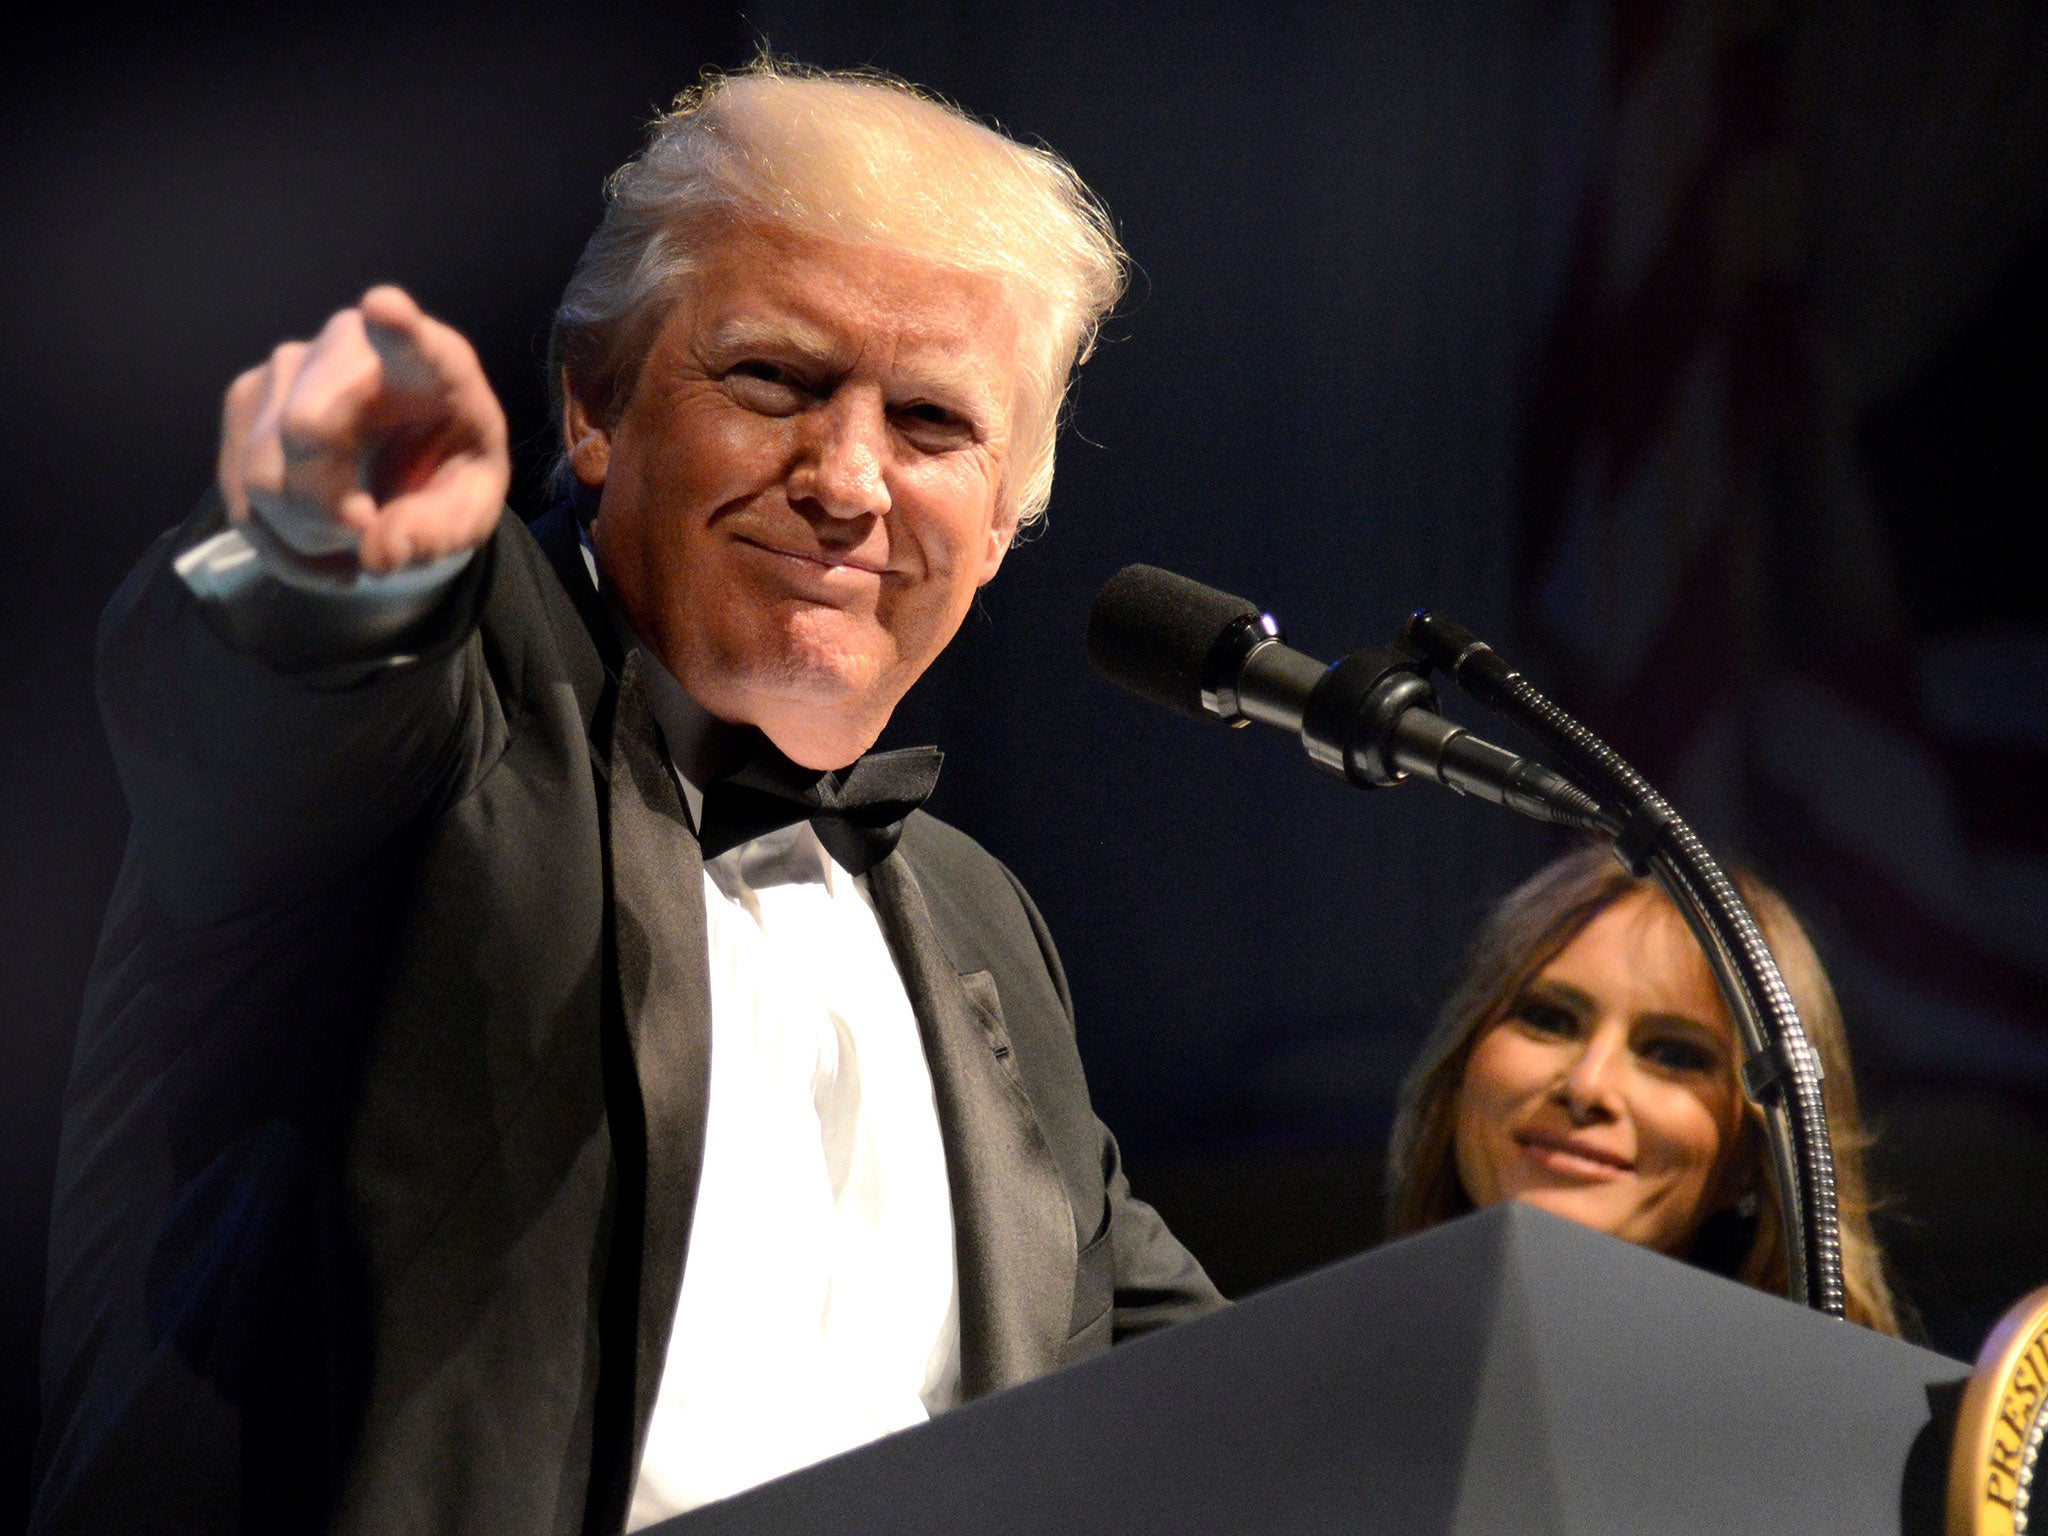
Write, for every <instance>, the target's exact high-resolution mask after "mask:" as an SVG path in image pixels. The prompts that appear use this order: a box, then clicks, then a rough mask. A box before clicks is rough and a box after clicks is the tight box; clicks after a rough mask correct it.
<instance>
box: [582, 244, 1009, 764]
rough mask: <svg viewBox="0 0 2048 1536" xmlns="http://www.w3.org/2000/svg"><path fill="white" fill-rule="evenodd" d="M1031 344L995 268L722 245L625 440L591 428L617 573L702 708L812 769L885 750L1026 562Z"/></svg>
mask: <svg viewBox="0 0 2048 1536" xmlns="http://www.w3.org/2000/svg"><path fill="white" fill-rule="evenodd" d="M1017 341H1018V320H1017V316H1016V313H1015V311H1014V307H1013V305H1012V303H1011V301H1010V298H1009V295H1008V293H1007V291H1006V289H1005V287H1004V285H1003V283H1002V281H1001V280H1000V279H998V278H995V277H991V276H986V275H982V274H976V273H969V272H964V271H961V270H959V269H957V268H952V267H945V266H940V265H937V264H935V263H933V262H931V261H927V260H924V259H921V258H918V257H914V256H910V255H907V254H905V253H903V252H900V251H892V250H887V249H883V248H879V247H875V246H868V245H849V244H842V243H839V242H835V241H827V240H821V239H817V238H814V237H811V236H808V235H801V234H796V233H793V232H790V231H786V230H773V229H746V228H741V229H736V230H734V231H733V232H732V233H731V234H729V235H728V236H727V237H725V238H724V239H722V240H721V241H719V242H717V243H716V244H714V245H713V246H712V247H711V249H710V250H709V251H708V252H707V253H706V255H705V258H704V260H703V263H702V265H701V267H700V269H699V271H698V272H697V274H696V275H695V277H694V278H693V279H691V281H690V282H689V284H688V286H687V288H686V290H685V291H684V293H683V294H682V295H681V297H680V298H679V299H678V301H677V303H676V305H675V307H674V309H673V310H672V311H671V312H670V314H669V316H668V318H667V321H666V323H665V324H664V325H663V327H662V329H661V331H660V333H659V335H658V336H657V338H656V340H655V343H654V346H653V349H652V350H651V352H650V353H649V355H648V357H647V360H646V363H645V364H644V366H643V368H642V370H641V372H640V375H639V378H638V380H637V382H636V384H635V386H634V390H633V394H632V398H631V399H630V400H629V401H628V403H627V406H626V409H625V411H624V413H623V415H622V416H621V418H620V420H619V421H618V423H617V424H616V426H615V427H613V428H611V429H610V430H609V431H606V430H603V429H601V428H598V427H596V426H594V425H593V424H591V423H590V422H589V421H588V420H587V419H586V418H584V417H583V415H582V413H581V412H580V411H579V410H578V409H577V408H575V407H574V406H573V405H572V407H571V411H570V415H569V419H568V434H569V441H570V450H571V463H572V464H573V466H574V467H575V469H576V473H577V475H578V476H579V478H581V479H582V480H584V481H585V483H587V484H598V483H601V484H602V485H603V487H604V495H603V501H602V503H601V507H600V511H599V515H598V518H597V521H596V523H595V525H594V527H593V538H594V542H595V544H596V547H597V556H598V562H599V566H600V568H601V570H602V571H603V573H604V578H605V582H606V584H607V586H608V587H609V588H610V589H611V590H612V592H613V593H614V595H615V596H616V598H617V600H618V602H619V603H620V605H621V607H622V608H623V609H624V611H625V613H626V616H627V618H628V619H629V620H630V621H631V622H632V624H633V626H634V629H635V631H636V632H637V633H638V634H639V635H640V637H641V639H642V640H643V641H644V642H646V643H647V644H648V645H649V646H651V647H652V648H653V649H654V650H655V652H656V653H657V654H658V655H659V656H660V657H661V659H662V661H663V662H664V663H665V664H666V665H667V666H668V668H669V670H670V671H671V672H673V673H674V674H675V676H676V678H677V680H678V681H680V682H681V683H682V684H683V686H684V687H686V688H688V689H689V690H690V692H691V693H692V694H693V695H695V697H696V698H697V700H698V702H700V703H702V704H703V705H704V706H705V707H706V708H707V709H709V710H710V711H711V712H712V713H713V714H715V715H718V716H719V717H721V718H723V719H727V720H734V721H744V722H747V723H750V724H753V725H757V726H759V727H760V728H761V729H762V730H763V731H765V732H766V733H767V734H768V736H769V737H770V738H771V739H773V740H774V741H775V742H776V744H777V745H778V746H780V747H781V748H782V749H783V750H784V751H785V752H787V753H788V754H789V755H790V756H791V757H792V758H794V759H796V760H797V761H798V762H800V763H803V764H805V765H806V766H808V767H814V768H836V767H841V766H843V765H844V764H846V763H847V762H850V761H851V760H852V759H853V758H854V757H856V756H858V755H859V754H860V753H861V752H862V751H864V750H866V748H867V747H868V746H869V745H870V744H871V743H872V742H873V740H874V738H875V736H876V735H877V734H879V733H880V731H881V728H882V726H883V725H884V724H885V723H886V722H887V720H888V717H889V713H890V711H891V710H892V709H894V707H895V705H896V703H897V701H898V700H899V699H901V698H902V696H903V694H904V692H905V691H906V690H907V689H908V688H909V687H910V685H911V684H912V683H913V682H914V681H916V679H917V678H918V676H919V674H921V673H922V672H923V671H924V669H925V668H926V667H927V666H929V665H930V664H931V661H932V659H933V658H934V657H935V656H937V655H938V653H939V651H940V650H941V649H942V648H943V647H944V646H945V644H946V642H947V641H948V640H950V639H951V638H952V637H953V633H954V631H955V630H956V629H958V628H959V625H960V621H961V619H962V618H963V617H964V616H965V614H966V612H967V607H968V604H969V603H970V602H971V601H972V599H973V596H974V592H975V589H976V588H978V587H979V586H981V584H982V583H983V582H985V581H987V580H988V579H989V578H990V577H991V576H993V575H994V574H995V572H996V568H997V566H999V565H1000V564H1001V563H1002V558H1003V555H1004V553H1005V552H1006V551H1007V549H1008V548H1009V544H1010V536H1011V534H1012V533H1013V532H1014V527H1013V524H1012V521H1011V519H1010V518H1009V517H1007V516H1005V515H1002V514H999V513H998V511H997V496H998V492H999V489H1000V487H1001V483H1002V477H1003V470H1004V466H1005V460H1006V456H1007V452H1008V449H1009V446H1010V431H1011V422H1012V419H1013V417H1014V414H1015V412H1014V407H1015V404H1016V399H1015V396H1016V390H1017Z"/></svg>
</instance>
